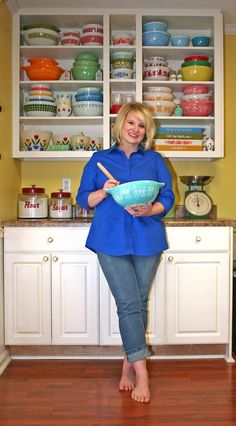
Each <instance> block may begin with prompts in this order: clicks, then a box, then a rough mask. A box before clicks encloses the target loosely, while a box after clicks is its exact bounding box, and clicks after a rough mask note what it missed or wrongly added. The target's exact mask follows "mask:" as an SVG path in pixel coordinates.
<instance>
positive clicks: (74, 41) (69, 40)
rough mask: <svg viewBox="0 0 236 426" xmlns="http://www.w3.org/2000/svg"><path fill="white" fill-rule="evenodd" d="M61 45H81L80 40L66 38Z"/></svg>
mask: <svg viewBox="0 0 236 426" xmlns="http://www.w3.org/2000/svg"><path fill="white" fill-rule="evenodd" d="M61 44H62V46H66V45H67V44H69V45H74V46H78V45H79V44H80V39H79V38H70V37H65V38H62V39H61Z"/></svg>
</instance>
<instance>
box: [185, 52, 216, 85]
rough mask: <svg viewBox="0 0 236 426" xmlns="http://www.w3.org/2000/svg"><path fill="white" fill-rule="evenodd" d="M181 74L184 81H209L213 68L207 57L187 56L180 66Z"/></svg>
mask: <svg viewBox="0 0 236 426" xmlns="http://www.w3.org/2000/svg"><path fill="white" fill-rule="evenodd" d="M181 74H182V77H183V80H185V81H209V80H211V78H212V75H213V68H212V65H211V63H210V62H209V58H208V56H205V55H193V56H187V57H186V58H184V62H183V63H182V64H181Z"/></svg>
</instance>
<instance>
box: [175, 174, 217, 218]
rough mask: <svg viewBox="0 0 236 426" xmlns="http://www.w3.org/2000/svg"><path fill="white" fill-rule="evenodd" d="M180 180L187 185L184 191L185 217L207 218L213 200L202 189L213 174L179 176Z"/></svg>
mask: <svg viewBox="0 0 236 426" xmlns="http://www.w3.org/2000/svg"><path fill="white" fill-rule="evenodd" d="M179 178H180V181H181V182H182V183H184V184H185V185H187V186H188V190H187V191H186V192H185V200H184V206H185V217H186V218H188V219H208V218H209V213H210V211H211V209H212V206H213V202H212V199H211V197H210V196H209V195H208V194H207V193H206V192H205V191H204V190H203V187H204V186H205V185H208V183H210V182H211V181H212V179H213V176H180V177H179Z"/></svg>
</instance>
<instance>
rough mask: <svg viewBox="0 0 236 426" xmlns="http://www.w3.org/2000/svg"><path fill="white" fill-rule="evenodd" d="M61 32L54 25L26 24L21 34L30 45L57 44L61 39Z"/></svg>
mask: <svg viewBox="0 0 236 426" xmlns="http://www.w3.org/2000/svg"><path fill="white" fill-rule="evenodd" d="M59 32H60V30H59V29H58V28H57V27H55V26H54V25H49V24H34V25H25V26H24V27H23V31H21V35H22V37H23V40H24V42H25V43H26V44H28V45H30V46H56V45H57V44H58V42H59V40H60V35H59Z"/></svg>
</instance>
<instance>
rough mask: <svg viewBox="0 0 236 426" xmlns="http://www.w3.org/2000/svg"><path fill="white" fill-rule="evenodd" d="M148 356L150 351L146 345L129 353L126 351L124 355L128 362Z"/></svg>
mask: <svg viewBox="0 0 236 426" xmlns="http://www.w3.org/2000/svg"><path fill="white" fill-rule="evenodd" d="M149 356H151V352H150V351H149V350H148V348H147V346H146V345H145V346H144V347H143V348H140V349H138V350H137V351H135V352H131V353H127V352H126V357H127V360H128V362H129V363H132V362H134V361H139V360H141V359H145V358H147V357H149Z"/></svg>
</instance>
